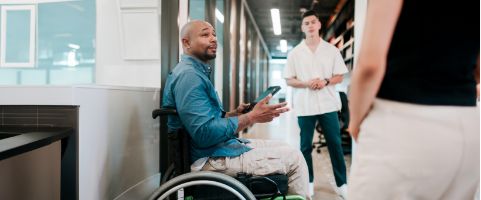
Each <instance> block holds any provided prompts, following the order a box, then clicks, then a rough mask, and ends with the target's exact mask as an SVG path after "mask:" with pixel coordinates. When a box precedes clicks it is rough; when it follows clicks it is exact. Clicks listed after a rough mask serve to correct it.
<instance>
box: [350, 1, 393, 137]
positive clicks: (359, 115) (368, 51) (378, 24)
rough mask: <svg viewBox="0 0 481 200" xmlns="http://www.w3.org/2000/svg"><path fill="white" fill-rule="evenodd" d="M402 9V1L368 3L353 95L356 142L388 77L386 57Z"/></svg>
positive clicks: (351, 123) (351, 94) (353, 122)
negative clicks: (362, 125) (385, 74)
mask: <svg viewBox="0 0 481 200" xmlns="http://www.w3.org/2000/svg"><path fill="white" fill-rule="evenodd" d="M401 8H402V0H390V1H386V0H370V1H369V2H368V8H367V16H366V26H365V30H364V33H363V38H362V44H361V49H360V51H359V57H358V60H357V64H356V66H355V68H354V73H353V77H352V82H351V92H350V95H349V96H350V102H349V108H350V117H351V119H350V120H351V121H350V124H349V131H350V133H351V135H352V136H353V138H354V139H355V140H357V136H358V134H359V126H360V124H361V123H362V121H363V120H364V118H365V117H366V115H367V113H368V112H369V109H370V107H371V105H372V103H373V101H374V99H375V98H376V94H377V92H378V90H379V87H380V85H381V82H382V79H383V77H384V73H385V71H386V57H387V53H388V50H389V45H390V43H391V39H392V35H393V33H394V29H395V27H396V22H397V20H398V18H399V13H400V11H401Z"/></svg>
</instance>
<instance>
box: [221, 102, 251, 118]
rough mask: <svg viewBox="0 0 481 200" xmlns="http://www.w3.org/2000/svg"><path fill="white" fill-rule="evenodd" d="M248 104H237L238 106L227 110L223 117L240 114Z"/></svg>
mask: <svg viewBox="0 0 481 200" xmlns="http://www.w3.org/2000/svg"><path fill="white" fill-rule="evenodd" d="M249 105H250V104H246V103H241V105H239V107H237V108H236V109H235V110H233V111H230V112H227V113H226V115H225V117H235V116H239V115H241V114H242V112H243V111H244V110H245V109H247V108H248V107H249Z"/></svg>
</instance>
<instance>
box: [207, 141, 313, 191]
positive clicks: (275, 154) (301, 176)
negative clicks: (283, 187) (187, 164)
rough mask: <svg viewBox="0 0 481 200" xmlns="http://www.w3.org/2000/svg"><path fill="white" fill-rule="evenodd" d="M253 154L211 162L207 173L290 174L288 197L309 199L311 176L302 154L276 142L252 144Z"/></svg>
mask: <svg viewBox="0 0 481 200" xmlns="http://www.w3.org/2000/svg"><path fill="white" fill-rule="evenodd" d="M250 141H251V143H249V144H247V145H248V146H249V147H251V148H253V149H252V150H250V151H248V152H246V153H243V154H242V155H240V156H237V157H216V158H209V160H208V161H207V162H206V164H205V165H204V167H203V168H202V170H203V171H216V172H221V173H224V174H227V175H229V176H236V174H237V172H245V173H249V174H252V175H257V176H262V175H267V174H272V173H280V174H286V175H287V176H288V178H289V190H288V194H296V195H301V196H303V197H305V198H306V199H310V197H309V195H308V194H309V188H308V184H309V174H308V171H307V164H306V161H305V160H304V157H303V156H302V153H301V152H300V151H299V150H298V149H295V148H293V147H291V146H289V145H288V144H286V143H283V142H280V141H276V140H250Z"/></svg>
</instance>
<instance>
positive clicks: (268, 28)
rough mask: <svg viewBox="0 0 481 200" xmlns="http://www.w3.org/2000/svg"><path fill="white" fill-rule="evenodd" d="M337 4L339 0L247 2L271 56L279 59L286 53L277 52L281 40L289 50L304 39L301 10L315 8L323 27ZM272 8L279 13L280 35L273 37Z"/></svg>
mask: <svg viewBox="0 0 481 200" xmlns="http://www.w3.org/2000/svg"><path fill="white" fill-rule="evenodd" d="M338 2H339V0H315V1H314V2H313V0H247V4H248V5H249V8H250V10H251V13H252V15H253V17H254V19H255V21H256V23H257V25H258V26H259V30H260V31H261V34H262V36H263V38H264V40H265V41H266V43H267V48H269V51H270V53H271V56H272V57H281V58H283V57H286V56H287V53H283V52H281V51H280V50H278V47H279V41H280V40H281V39H285V40H287V44H288V46H289V48H292V47H294V46H296V45H297V44H298V43H299V42H300V41H301V40H302V38H303V37H304V36H303V33H302V32H301V16H302V11H303V10H306V9H307V10H309V9H312V8H315V10H316V11H317V12H318V13H319V16H320V18H321V23H322V24H323V25H324V24H326V23H327V21H328V19H329V18H330V16H331V15H333V13H334V11H335V8H336V5H337V4H338ZM272 8H278V9H279V11H280V15H281V27H282V35H274V31H273V28H272V19H271V11H270V10H271V9H272ZM321 32H322V30H321Z"/></svg>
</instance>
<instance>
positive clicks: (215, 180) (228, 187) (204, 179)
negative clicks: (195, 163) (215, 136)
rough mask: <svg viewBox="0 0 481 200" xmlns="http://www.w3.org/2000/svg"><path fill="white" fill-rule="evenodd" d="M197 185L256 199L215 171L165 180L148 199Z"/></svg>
mask: <svg viewBox="0 0 481 200" xmlns="http://www.w3.org/2000/svg"><path fill="white" fill-rule="evenodd" d="M199 185H208V186H213V187H216V188H219V189H223V190H225V191H228V192H229V193H231V194H233V195H234V196H236V197H237V198H238V199H241V200H255V199H256V198H255V197H254V195H253V194H252V192H251V191H249V189H247V187H246V186H244V185H243V184H242V183H240V182H239V181H237V180H236V179H234V178H232V177H230V176H227V175H225V174H221V173H217V172H210V171H201V172H192V173H187V174H183V175H180V176H177V177H175V178H173V179H171V180H169V181H167V182H166V183H164V184H163V185H161V186H160V188H159V189H157V190H156V191H155V192H154V193H153V194H152V195H151V196H150V197H149V200H157V199H160V200H162V199H165V198H166V197H168V196H170V195H171V194H174V193H176V192H177V191H178V190H180V189H182V188H188V187H192V186H199ZM194 199H195V196H194Z"/></svg>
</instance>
